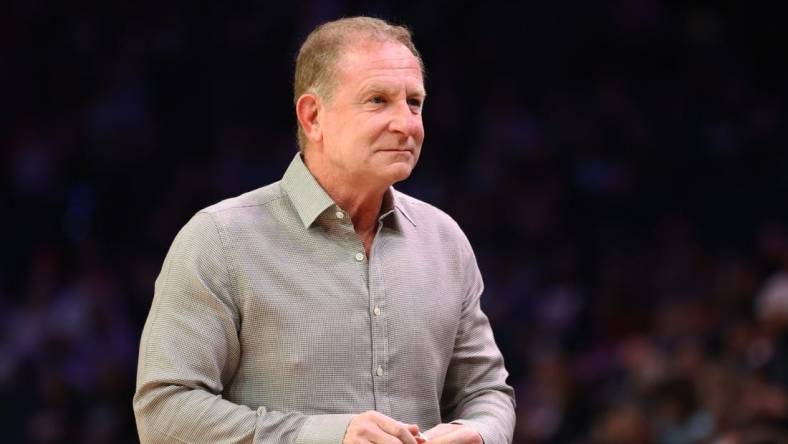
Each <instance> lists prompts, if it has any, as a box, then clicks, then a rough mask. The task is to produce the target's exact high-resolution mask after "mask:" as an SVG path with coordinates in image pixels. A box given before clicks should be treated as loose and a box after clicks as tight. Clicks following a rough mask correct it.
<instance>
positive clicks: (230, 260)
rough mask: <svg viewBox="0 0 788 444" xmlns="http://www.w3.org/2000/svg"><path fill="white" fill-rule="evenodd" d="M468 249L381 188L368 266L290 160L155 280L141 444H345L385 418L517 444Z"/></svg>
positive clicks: (449, 225) (201, 226)
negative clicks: (360, 424) (452, 427)
mask: <svg viewBox="0 0 788 444" xmlns="http://www.w3.org/2000/svg"><path fill="white" fill-rule="evenodd" d="M482 288H483V285H482V280H481V275H480V274H479V270H478V267H477V265H476V260H475V258H474V255H473V251H472V250H471V247H470V244H469V243H468V240H467V239H466V237H465V236H464V234H463V233H462V231H461V230H460V228H459V227H458V226H457V224H456V223H455V222H454V221H453V220H452V219H451V218H450V217H449V216H447V215H446V214H445V213H443V212H441V211H440V210H438V209H436V208H435V207H432V206H430V205H428V204H426V203H424V202H421V201H419V200H416V199H414V198H412V197H409V196H406V195H404V194H402V193H400V192H398V191H395V190H393V189H391V190H389V191H388V192H387V193H386V197H385V198H384V202H383V208H382V210H381V215H380V218H379V223H378V229H377V234H376V236H375V239H374V242H373V244H372V247H371V253H370V256H369V257H367V256H366V255H365V254H364V247H363V245H362V242H361V240H360V238H359V237H358V236H357V235H356V234H355V232H354V230H353V225H352V221H351V220H350V217H349V216H348V214H347V213H346V212H345V211H344V210H342V209H341V208H339V207H338V206H337V205H336V204H335V203H334V202H333V201H332V200H331V198H330V197H329V196H328V195H327V194H326V193H325V191H324V190H323V189H322V188H321V187H320V185H319V184H318V183H317V181H316V180H315V179H314V177H312V175H311V174H310V172H309V170H308V169H307V168H306V166H305V165H304V163H303V161H302V160H301V157H300V156H299V155H296V157H295V159H293V162H292V163H291V164H290V167H289V168H288V169H287V171H286V172H285V175H284V177H283V178H282V180H281V181H279V182H276V183H274V184H271V185H268V186H266V187H263V188H259V189H257V190H254V191H251V192H249V193H246V194H243V195H241V196H238V197H235V198H232V199H228V200H225V201H223V202H220V203H218V204H216V205H214V206H211V207H208V208H206V209H204V210H202V211H200V212H198V213H197V214H196V215H195V216H194V217H193V218H192V219H191V220H190V221H189V222H188V223H187V224H186V225H185V226H184V227H183V229H182V230H181V231H180V232H179V233H178V235H177V236H176V238H175V240H174V241H173V243H172V246H171V248H170V251H169V253H168V254H167V257H166V259H165V260H164V265H163V267H162V270H161V274H160V275H159V277H158V279H157V280H156V288H155V295H154V298H153V303H152V307H151V310H150V314H149V315H148V319H147V322H146V324H145V329H144V331H143V334H142V342H141V344H140V358H139V367H138V372H137V389H136V393H135V395H134V412H135V415H136V419H137V428H138V431H139V434H140V439H141V441H142V442H156V443H162V442H189V443H191V442H255V443H297V444H310V443H332V444H339V443H341V441H342V439H343V436H344V433H345V429H346V427H347V424H348V422H349V421H350V419H351V418H352V416H353V415H354V414H358V413H361V412H363V411H366V410H377V411H379V412H381V413H383V414H385V415H388V416H390V417H392V418H394V419H396V420H398V421H402V422H405V423H415V424H418V425H419V426H420V427H421V429H422V430H427V429H429V428H431V427H433V426H435V425H436V424H438V423H441V422H450V421H456V422H462V423H466V424H468V425H469V426H471V427H473V428H474V429H476V430H477V431H478V432H479V433H480V434H481V435H482V437H483V438H484V440H485V443H486V444H498V443H500V444H503V443H508V442H511V439H512V432H513V429H514V420H515V418H514V394H513V390H512V388H511V387H510V386H508V385H507V384H506V377H507V376H508V374H507V372H506V369H505V368H504V363H503V359H502V357H501V354H500V352H499V350H498V347H497V346H496V345H495V341H494V339H493V335H492V331H491V329H490V325H489V323H488V320H487V317H486V316H485V315H484V313H482V311H481V308H480V306H479V298H480V296H481V294H482Z"/></svg>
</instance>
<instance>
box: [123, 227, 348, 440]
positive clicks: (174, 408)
mask: <svg viewBox="0 0 788 444" xmlns="http://www.w3.org/2000/svg"><path fill="white" fill-rule="evenodd" d="M226 259H227V258H226V256H225V251H224V248H223V245H222V238H221V235H220V232H219V231H218V229H217V226H216V224H215V222H214V219H213V216H212V215H211V214H209V213H204V212H203V213H198V214H197V215H196V216H195V217H194V218H192V220H191V221H189V223H187V224H186V226H184V228H183V229H182V230H181V231H180V232H179V233H178V235H177V236H176V238H175V240H174V241H173V244H172V246H171V247H170V251H169V252H168V253H167V257H166V259H165V261H164V265H163V267H162V271H161V274H160V275H159V277H158V279H157V280H156V287H155V293H154V298H153V304H152V306H151V310H150V313H149V315H148V319H147V321H146V323H145V328H144V330H143V334H142V339H141V343H140V356H139V363H138V369H137V386H136V392H135V394H134V414H135V417H136V421H137V429H138V432H139V437H140V441H141V442H143V443H149V442H151V443H153V442H155V443H169V442H172V443H191V442H227V443H236V442H237V443H241V442H243V443H293V444H323V443H325V444H340V443H341V442H342V440H343V438H344V435H345V430H346V428H347V425H348V423H349V422H350V419H351V418H352V415H304V414H301V413H299V412H293V411H288V412H280V411H269V410H267V409H266V408H265V407H264V406H260V407H258V408H257V409H252V408H250V407H248V406H245V405H238V404H235V403H232V402H230V401H228V400H226V399H223V397H222V392H223V390H224V389H225V387H226V386H227V384H228V383H229V381H230V380H231V379H232V377H233V375H234V374H235V372H236V370H237V368H238V365H239V362H240V359H241V349H240V343H239V340H238V331H239V328H240V322H241V317H240V315H239V310H238V305H237V301H236V300H235V295H234V291H233V290H232V285H233V280H232V279H231V278H230V275H231V273H232V270H231V267H230V266H229V265H228V261H227V260H226Z"/></svg>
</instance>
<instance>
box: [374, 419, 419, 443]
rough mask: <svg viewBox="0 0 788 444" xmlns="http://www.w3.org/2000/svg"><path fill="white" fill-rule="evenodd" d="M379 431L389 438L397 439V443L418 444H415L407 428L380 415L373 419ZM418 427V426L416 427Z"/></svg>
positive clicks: (414, 439)
mask: <svg viewBox="0 0 788 444" xmlns="http://www.w3.org/2000/svg"><path fill="white" fill-rule="evenodd" d="M375 419H376V421H379V422H377V424H378V427H380V429H381V430H383V431H384V432H386V433H388V434H389V435H391V436H395V437H397V438H399V441H400V442H401V443H402V444H418V443H417V442H416V438H414V437H413V434H411V432H410V430H409V429H408V426H407V425H405V424H403V423H401V422H399V421H395V420H393V419H391V418H389V417H388V416H386V415H380V417H377V418H375ZM417 427H418V426H417Z"/></svg>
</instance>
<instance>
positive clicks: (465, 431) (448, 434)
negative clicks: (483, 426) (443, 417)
mask: <svg viewBox="0 0 788 444" xmlns="http://www.w3.org/2000/svg"><path fill="white" fill-rule="evenodd" d="M424 436H425V437H426V438H427V444H484V441H483V440H482V436H481V435H479V432H477V431H476V430H473V429H472V428H470V427H468V426H466V425H463V424H438V425H436V426H435V427H433V428H431V429H429V430H427V431H426V432H424Z"/></svg>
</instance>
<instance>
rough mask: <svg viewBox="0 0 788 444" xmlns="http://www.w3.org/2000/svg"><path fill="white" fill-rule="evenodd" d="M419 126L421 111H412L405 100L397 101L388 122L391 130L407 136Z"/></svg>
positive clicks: (418, 128)
mask: <svg viewBox="0 0 788 444" xmlns="http://www.w3.org/2000/svg"><path fill="white" fill-rule="evenodd" d="M420 128H421V113H414V112H413V110H412V108H411V106H410V105H409V104H408V102H407V101H404V100H403V101H402V102H399V103H397V106H396V107H395V109H394V115H393V116H392V118H391V122H390V123H389V129H390V130H391V131H394V132H397V133H402V134H405V135H408V136H411V135H414V134H415V133H417V132H419V131H420Z"/></svg>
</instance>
